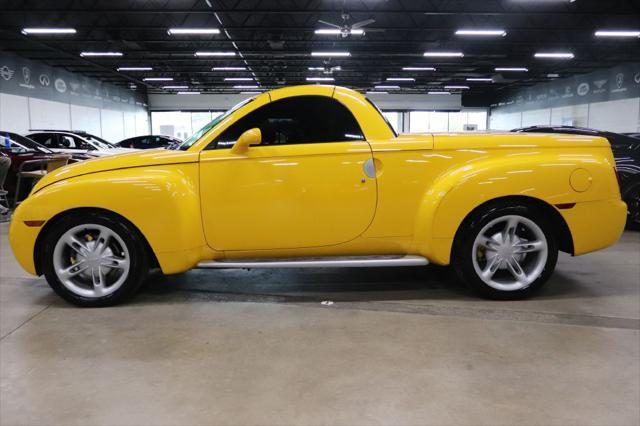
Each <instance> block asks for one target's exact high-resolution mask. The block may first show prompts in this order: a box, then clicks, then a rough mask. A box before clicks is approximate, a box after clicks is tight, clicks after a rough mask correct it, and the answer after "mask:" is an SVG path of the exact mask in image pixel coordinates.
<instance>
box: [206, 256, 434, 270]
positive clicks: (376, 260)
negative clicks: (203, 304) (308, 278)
mask: <svg viewBox="0 0 640 426" xmlns="http://www.w3.org/2000/svg"><path fill="white" fill-rule="evenodd" d="M428 264H429V261H428V260H427V259H425V258H424V257H422V256H338V257H290V258H274V259H239V260H234V259H232V260H208V261H205V262H200V263H198V266H197V268H202V269H219V268H235V269H247V268H362V267H380V266H423V265H428Z"/></svg>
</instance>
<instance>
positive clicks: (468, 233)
mask: <svg viewBox="0 0 640 426" xmlns="http://www.w3.org/2000/svg"><path fill="white" fill-rule="evenodd" d="M504 216H521V217H523V218H526V219H529V220H530V221H532V222H533V223H534V224H535V225H537V226H538V227H539V228H540V229H541V230H542V232H543V233H544V236H545V238H546V242H547V257H546V262H544V267H543V268H542V270H541V272H540V273H539V275H538V276H537V278H536V279H535V280H534V281H533V282H531V283H530V284H528V286H526V287H524V288H521V289H515V290H499V289H496V288H494V287H492V286H490V285H489V284H487V283H486V282H485V281H483V280H482V278H481V277H480V276H479V275H478V273H477V272H476V269H475V267H474V263H473V262H474V260H473V256H476V255H477V254H476V253H474V241H475V240H476V237H477V236H478V234H479V233H480V232H481V230H482V229H483V228H484V227H485V226H486V225H487V224H489V223H491V222H492V221H494V220H497V219H499V218H501V217H504ZM453 247H454V248H453V252H452V262H451V265H452V267H453V268H454V270H455V272H456V274H457V275H458V277H459V278H460V279H461V280H462V281H463V282H464V283H465V284H467V286H468V287H470V288H471V289H472V290H474V291H475V292H476V293H478V294H480V295H481V296H483V297H485V298H489V299H497V300H515V299H523V298H527V297H529V296H531V295H533V294H534V293H535V292H537V291H538V290H540V288H541V287H542V286H543V285H544V284H545V283H546V282H547V280H548V279H549V277H550V276H551V274H552V273H553V270H554V269H555V266H556V262H557V260H558V244H557V239H556V236H555V234H554V232H553V227H552V226H551V225H550V224H549V222H548V221H547V220H546V219H545V217H544V215H543V214H542V213H541V212H539V211H538V210H536V209H535V208H533V207H530V206H527V205H513V204H509V203H508V202H496V203H491V204H487V205H486V206H484V207H481V208H480V209H479V210H477V211H476V212H474V213H472V215H471V216H470V217H468V218H467V219H465V221H464V222H463V223H462V225H461V226H460V229H459V230H458V232H457V234H456V238H455V240H454V246H453ZM525 261H526V257H525ZM540 265H542V260H540Z"/></svg>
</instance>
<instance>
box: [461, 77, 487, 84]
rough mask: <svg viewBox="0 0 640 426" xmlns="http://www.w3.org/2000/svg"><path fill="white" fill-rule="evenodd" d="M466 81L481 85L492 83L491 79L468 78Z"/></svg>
mask: <svg viewBox="0 0 640 426" xmlns="http://www.w3.org/2000/svg"><path fill="white" fill-rule="evenodd" d="M467 81H478V82H483V83H493V79H492V78H479V77H469V78H467Z"/></svg>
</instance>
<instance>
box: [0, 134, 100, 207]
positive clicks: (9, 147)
mask: <svg viewBox="0 0 640 426" xmlns="http://www.w3.org/2000/svg"><path fill="white" fill-rule="evenodd" d="M0 152H2V153H4V154H5V155H6V156H7V157H9V158H10V159H11V168H10V169H9V173H8V175H7V179H6V181H5V183H4V189H5V190H7V191H9V199H13V198H12V197H13V195H14V194H15V190H16V181H17V179H16V175H17V173H18V171H20V167H21V166H22V164H23V163H24V162H26V161H30V160H40V159H46V158H49V157H51V156H52V155H54V154H55V153H54V152H53V151H51V150H50V149H49V148H46V147H44V146H42V145H40V144H39V143H37V142H35V141H33V140H31V139H29V138H26V137H24V136H22V135H19V134H17V133H12V132H5V131H0ZM88 158H93V157H92V156H86V155H82V154H79V155H75V154H74V155H73V159H74V160H75V161H79V160H85V159H88ZM34 168H35V169H37V168H38V165H37V164H36V165H34V166H33V167H32V168H30V169H29V170H33V169H34ZM22 182H23V185H24V186H22V184H21V186H22V188H21V191H20V192H21V194H25V195H26V194H28V193H29V188H30V186H31V184H32V183H33V182H29V179H24V180H23V181H22Z"/></svg>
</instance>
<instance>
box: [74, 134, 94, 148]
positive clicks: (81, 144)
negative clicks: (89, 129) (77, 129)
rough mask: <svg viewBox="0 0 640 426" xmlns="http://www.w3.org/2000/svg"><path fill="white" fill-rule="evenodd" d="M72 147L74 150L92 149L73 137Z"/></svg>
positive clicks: (81, 140)
mask: <svg viewBox="0 0 640 426" xmlns="http://www.w3.org/2000/svg"><path fill="white" fill-rule="evenodd" d="M73 145H74V148H75V149H93V147H92V146H91V145H89V144H88V143H86V142H85V141H84V140H83V139H81V138H79V137H77V136H73Z"/></svg>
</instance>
